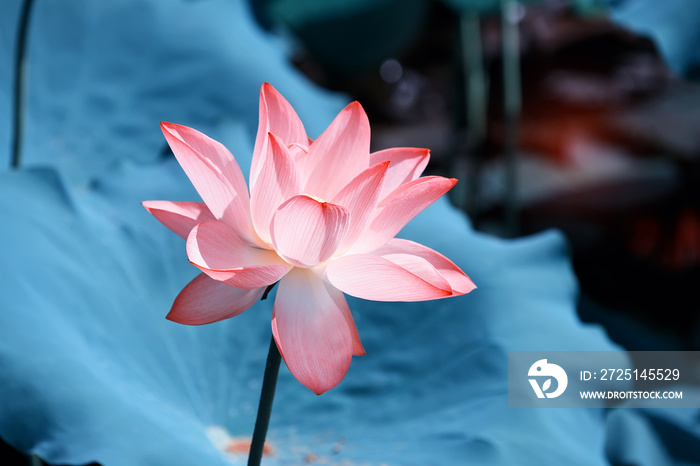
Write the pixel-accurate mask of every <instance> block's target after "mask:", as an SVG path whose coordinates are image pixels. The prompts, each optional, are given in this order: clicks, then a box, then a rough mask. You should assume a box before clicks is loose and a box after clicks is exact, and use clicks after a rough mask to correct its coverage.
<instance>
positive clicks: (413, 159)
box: [369, 147, 430, 199]
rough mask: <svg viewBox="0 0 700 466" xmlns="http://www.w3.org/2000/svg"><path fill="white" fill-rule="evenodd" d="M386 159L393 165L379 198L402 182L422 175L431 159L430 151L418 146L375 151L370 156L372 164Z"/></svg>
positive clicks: (390, 166) (385, 195) (387, 174)
mask: <svg viewBox="0 0 700 466" xmlns="http://www.w3.org/2000/svg"><path fill="white" fill-rule="evenodd" d="M385 160H388V161H389V162H391V165H389V170H387V172H386V177H385V178H384V184H383V185H382V192H381V194H380V195H379V199H384V198H385V197H387V196H388V195H389V194H390V193H391V192H392V191H394V190H395V189H396V188H398V187H399V186H401V185H402V184H404V183H408V182H409V181H413V180H415V179H417V178H418V177H420V176H421V174H422V173H423V170H425V167H426V166H427V165H428V161H429V160H430V151H429V150H428V149H418V148H416V147H394V148H391V149H385V150H380V151H378V152H373V153H372V154H370V156H369V163H370V165H375V164H378V163H380V162H383V161H385Z"/></svg>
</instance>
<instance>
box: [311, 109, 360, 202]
mask: <svg viewBox="0 0 700 466" xmlns="http://www.w3.org/2000/svg"><path fill="white" fill-rule="evenodd" d="M369 139H370V128H369V120H367V115H366V114H365V111H364V110H363V109H362V106H361V105H360V104H359V103H357V102H353V103H351V104H350V105H348V106H347V107H345V109H343V110H342V111H341V112H340V113H339V114H338V116H337V117H335V119H334V120H333V122H332V123H331V124H330V125H329V126H328V128H326V130H325V131H324V132H323V134H321V135H320V136H319V137H318V138H317V139H316V140H315V141H314V143H313V144H311V146H309V154H308V155H307V156H305V157H303V158H301V159H300V160H299V162H300V163H299V172H300V174H301V177H302V183H303V184H304V192H305V193H308V194H312V195H314V196H317V197H320V198H322V199H332V198H333V196H334V195H335V194H336V193H337V192H338V191H340V189H341V188H342V187H343V186H345V185H346V184H348V183H349V182H350V180H352V179H353V178H354V177H355V176H357V175H358V174H359V173H360V172H361V171H363V170H365V169H366V168H367V167H369Z"/></svg>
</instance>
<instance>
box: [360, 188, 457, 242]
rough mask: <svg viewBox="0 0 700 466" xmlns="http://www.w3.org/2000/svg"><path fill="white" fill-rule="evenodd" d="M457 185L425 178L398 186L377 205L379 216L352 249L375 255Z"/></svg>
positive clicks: (377, 214)
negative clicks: (424, 210)
mask: <svg viewBox="0 0 700 466" xmlns="http://www.w3.org/2000/svg"><path fill="white" fill-rule="evenodd" d="M455 183H457V180H456V179H454V178H443V177H441V176H426V177H424V178H418V179H417V180H413V181H410V182H408V183H405V184H403V185H401V186H399V187H398V188H397V189H395V190H394V192H392V193H391V194H390V195H389V196H388V197H387V198H386V199H384V200H383V201H381V202H380V203H379V205H378V206H377V210H376V214H375V216H374V218H373V219H372V221H371V222H370V224H369V225H368V226H367V228H365V230H364V231H363V232H362V235H361V236H360V238H359V239H358V240H357V241H355V244H354V245H353V247H352V248H351V249H350V252H352V253H363V252H372V251H374V250H375V249H377V248H378V247H380V246H381V245H383V244H384V243H386V242H387V241H389V240H390V239H391V238H393V237H394V236H395V235H396V234H397V233H398V232H399V231H401V229H402V228H403V227H404V226H405V225H406V224H407V223H408V222H409V221H410V220H411V219H412V218H413V217H415V216H416V215H417V214H418V213H419V212H420V211H422V210H423V209H425V208H426V207H428V206H429V205H430V204H432V203H433V202H435V201H436V200H437V199H439V198H440V197H441V196H442V195H443V194H445V193H446V192H447V191H449V190H450V189H451V188H452V186H454V185H455Z"/></svg>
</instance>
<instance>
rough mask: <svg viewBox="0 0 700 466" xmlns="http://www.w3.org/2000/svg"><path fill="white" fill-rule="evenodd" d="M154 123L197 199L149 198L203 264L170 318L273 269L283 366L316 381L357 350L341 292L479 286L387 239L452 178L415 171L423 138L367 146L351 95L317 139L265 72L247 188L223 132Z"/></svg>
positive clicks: (440, 293)
mask: <svg viewBox="0 0 700 466" xmlns="http://www.w3.org/2000/svg"><path fill="white" fill-rule="evenodd" d="M161 129H162V130H163V134H165V138H166V139H167V141H168V143H169V144H170V147H171V149H172V150H173V153H174V154H175V156H176V157H177V160H178V162H179V163H180V165H181V166H182V168H183V169H184V171H185V173H186V174H187V176H188V177H189V178H190V180H191V181H192V183H193V184H194V186H195V188H196V189H197V192H198V193H199V194H200V196H201V197H202V199H203V200H204V203H198V202H171V201H146V202H144V203H143V205H144V207H146V209H148V211H149V212H150V213H151V214H153V215H154V216H155V217H156V218H157V219H158V220H159V221H161V222H162V223H163V224H164V225H165V226H166V227H168V228H169V229H171V230H172V231H173V232H175V233H177V234H178V235H180V236H181V237H183V238H185V239H187V256H188V258H189V260H190V262H191V263H192V264H194V265H195V266H197V267H198V268H199V269H201V270H202V273H201V274H200V275H198V276H197V277H196V278H195V279H194V280H192V281H191V282H190V283H189V284H188V285H187V286H185V288H184V289H183V290H182V291H181V292H180V294H179V295H178V297H177V298H176V299H175V302H174V304H173V307H172V309H171V311H170V313H169V314H168V316H167V318H168V319H170V320H173V321H175V322H179V323H182V324H189V325H200V324H207V323H211V322H216V321H219V320H222V319H226V318H229V317H233V316H235V315H238V314H240V313H242V312H243V311H245V310H246V309H248V308H249V307H250V306H251V305H252V304H253V303H254V302H255V301H257V300H258V299H260V297H261V295H262V294H263V292H264V290H265V289H266V287H267V286H268V285H271V284H273V283H275V282H277V281H278V280H279V289H278V291H277V297H276V300H275V304H274V310H273V315H272V332H273V335H274V338H275V341H276V343H277V347H278V348H279V350H280V353H281V355H282V357H283V359H284V361H285V363H286V364H287V367H288V368H289V370H290V371H291V373H292V374H293V375H294V377H296V378H297V380H299V381H300V382H301V383H302V384H304V385H305V386H306V387H308V388H309V389H311V390H312V391H313V392H314V393H316V394H321V393H323V392H325V391H326V390H328V389H330V388H333V387H334V386H336V385H337V384H338V383H339V382H340V381H341V380H342V379H343V377H344V376H345V374H346V372H347V371H348V368H349V366H350V360H351V358H352V356H353V355H364V354H365V351H364V349H363V347H362V343H361V342H360V338H359V336H358V333H357V329H356V327H355V323H354V321H353V318H352V315H351V313H350V309H349V308H348V305H347V302H346V300H345V297H344V296H343V293H347V294H349V295H351V296H356V297H359V298H364V299H370V300H377V301H422V300H428V299H437V298H444V297H449V296H457V295H462V294H465V293H468V292H470V291H471V290H472V289H474V288H475V286H474V284H473V283H472V281H471V280H470V279H469V277H467V276H466V275H465V274H464V272H462V271H461V270H460V269H459V268H458V267H457V266H456V265H455V264H454V263H452V262H451V261H450V260H449V259H447V258H446V257H444V256H442V255H441V254H439V253H437V252H435V251H433V250H432V249H430V248H427V247H425V246H422V245H420V244H418V243H414V242H412V241H408V240H405V239H396V238H394V235H396V234H397V233H398V232H399V230H401V229H402V228H403V226H404V225H406V223H408V222H409V221H410V220H411V219H412V218H413V217H414V216H415V215H416V214H418V213H419V212H420V211H422V210H423V209H424V208H426V207H427V206H428V205H430V204H432V203H433V202H434V201H435V200H436V199H438V198H439V197H440V196H442V195H443V194H445V193H446V192H447V191H448V190H449V189H450V188H452V186H454V184H455V183H456V182H457V180H454V179H447V178H443V177H439V176H429V177H423V178H420V175H421V173H422V171H423V169H424V168H425V166H426V165H427V163H428V158H429V151H428V150H426V149H415V148H393V149H387V150H382V151H379V152H374V153H371V154H370V152H369V142H370V128H369V122H368V120H367V116H366V114H365V112H364V110H363V109H362V107H361V106H360V104H359V103H357V102H353V103H351V104H350V105H348V106H347V107H346V108H345V109H344V110H342V111H341V112H340V114H338V116H337V117H336V118H335V120H333V122H332V123H331V124H330V126H329V127H328V128H327V129H326V130H325V131H324V132H323V134H321V136H319V137H318V139H316V140H315V141H312V140H311V139H309V138H308V136H307V135H306V131H305V130H304V127H303V126H302V123H301V121H300V120H299V117H298V116H297V114H296V113H295V112H294V110H293V109H292V107H291V105H290V104H289V103H288V102H287V101H286V100H285V99H284V98H283V97H282V96H281V95H280V94H279V93H278V92H277V91H276V90H275V89H274V88H273V87H272V86H270V85H269V84H264V85H263V86H262V90H261V94H260V123H259V128H258V134H257V138H256V140H255V149H254V153H253V161H252V165H251V171H250V194H249V193H248V187H247V186H246V182H245V179H244V177H243V174H242V172H241V170H240V168H239V166H238V164H237V163H236V160H235V159H234V158H233V156H232V155H231V153H230V152H229V151H228V150H227V149H226V148H225V147H224V146H223V145H222V144H220V143H218V142H217V141H214V140H213V139H210V138H209V137H207V136H205V135H204V134H202V133H200V132H198V131H196V130H194V129H192V128H188V127H186V126H180V125H176V124H172V123H165V122H163V123H161Z"/></svg>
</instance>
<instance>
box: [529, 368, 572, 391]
mask: <svg viewBox="0 0 700 466" xmlns="http://www.w3.org/2000/svg"><path fill="white" fill-rule="evenodd" d="M527 375H528V376H529V377H548V379H547V380H545V381H544V383H543V384H542V387H541V388H540V385H539V384H538V383H537V380H536V379H528V380H529V381H530V385H532V389H533V390H534V391H535V394H536V395H537V398H544V397H545V396H546V397H547V398H556V397H558V396H559V395H561V394H562V393H564V390H566V385H567V384H568V383H569V378H568V377H567V376H566V372H564V369H562V368H561V367H559V366H557V365H556V364H550V363H548V362H547V360H546V359H540V360H539V361H537V362H536V363H535V364H533V365H532V366H530V370H529V371H528V372H527ZM551 377H553V378H555V379H556V380H557V389H556V390H554V391H553V392H549V393H548V392H547V390H549V388H550V386H551V385H552V379H551Z"/></svg>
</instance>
